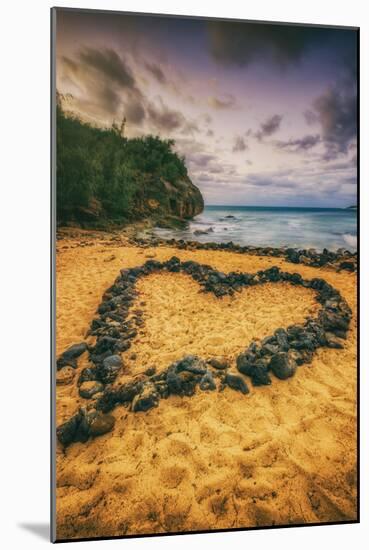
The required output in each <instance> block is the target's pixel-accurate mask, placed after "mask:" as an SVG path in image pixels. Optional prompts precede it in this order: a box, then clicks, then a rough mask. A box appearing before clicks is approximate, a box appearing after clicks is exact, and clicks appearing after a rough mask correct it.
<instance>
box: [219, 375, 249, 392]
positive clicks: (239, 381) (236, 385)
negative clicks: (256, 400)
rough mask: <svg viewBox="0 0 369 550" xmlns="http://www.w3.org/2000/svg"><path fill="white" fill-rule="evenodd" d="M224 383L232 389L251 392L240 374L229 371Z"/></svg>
mask: <svg viewBox="0 0 369 550" xmlns="http://www.w3.org/2000/svg"><path fill="white" fill-rule="evenodd" d="M224 383H225V384H226V385H227V386H229V387H230V388H232V390H236V391H240V392H241V393H243V394H245V395H246V394H247V393H249V392H250V390H249V388H248V386H247V384H246V382H245V381H244V379H243V378H242V377H241V376H239V375H238V374H232V373H231V372H228V373H227V374H226V376H225V378H224Z"/></svg>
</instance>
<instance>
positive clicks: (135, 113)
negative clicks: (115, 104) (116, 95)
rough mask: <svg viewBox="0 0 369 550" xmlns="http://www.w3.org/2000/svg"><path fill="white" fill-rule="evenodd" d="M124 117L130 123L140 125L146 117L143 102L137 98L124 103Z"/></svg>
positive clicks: (131, 98)
mask: <svg viewBox="0 0 369 550" xmlns="http://www.w3.org/2000/svg"><path fill="white" fill-rule="evenodd" d="M123 107H124V115H125V117H126V118H127V121H128V122H131V123H132V124H140V123H142V122H143V120H144V119H145V116H146V112H145V108H144V106H143V105H142V103H141V101H139V99H137V98H135V97H130V98H128V99H127V100H126V101H124V103H123Z"/></svg>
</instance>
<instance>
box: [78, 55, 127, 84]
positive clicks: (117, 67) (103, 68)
mask: <svg viewBox="0 0 369 550" xmlns="http://www.w3.org/2000/svg"><path fill="white" fill-rule="evenodd" d="M79 59H80V61H81V62H82V63H83V64H85V65H86V66H87V67H91V68H93V69H95V70H96V71H98V72H99V73H101V74H103V75H105V77H106V78H107V79H108V80H110V81H112V82H115V83H116V84H117V85H118V86H120V87H122V88H130V89H133V88H135V80H134V78H133V75H132V73H131V70H130V69H129V67H128V65H127V64H126V62H125V61H124V60H123V59H122V58H121V57H120V56H119V55H118V54H117V52H116V51H114V50H112V49H106V50H102V51H100V50H96V49H93V48H83V50H81V51H80V53H79Z"/></svg>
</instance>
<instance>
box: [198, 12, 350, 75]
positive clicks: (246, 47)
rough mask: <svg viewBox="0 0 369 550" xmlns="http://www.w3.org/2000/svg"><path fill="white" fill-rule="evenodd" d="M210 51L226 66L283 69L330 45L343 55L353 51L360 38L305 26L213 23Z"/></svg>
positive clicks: (210, 31) (345, 32) (210, 34)
mask: <svg viewBox="0 0 369 550" xmlns="http://www.w3.org/2000/svg"><path fill="white" fill-rule="evenodd" d="M207 31H208V40H209V51H210V54H211V55H212V57H213V58H214V59H215V61H216V62H217V63H219V64H221V65H223V66H232V65H235V66H247V65H250V64H251V63H253V62H260V61H264V62H265V61H266V62H269V63H271V64H273V65H275V66H277V67H279V68H286V67H288V66H291V65H296V64H298V63H299V62H300V61H301V59H302V58H303V57H304V56H305V55H306V54H307V53H308V52H309V51H311V50H314V49H316V48H318V47H320V48H322V47H325V46H326V45H328V46H330V47H331V48H333V49H334V50H336V51H337V53H338V54H339V53H340V52H342V55H343V53H344V52H347V51H352V50H353V49H354V47H355V41H356V36H355V33H354V32H353V31H352V30H350V29H347V30H344V29H327V28H322V27H312V26H302V25H281V24H270V23H268V24H264V23H247V22H234V21H209V22H208V23H207Z"/></svg>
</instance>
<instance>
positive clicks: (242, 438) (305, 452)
mask: <svg viewBox="0 0 369 550" xmlns="http://www.w3.org/2000/svg"><path fill="white" fill-rule="evenodd" d="M173 255H176V256H178V258H180V259H181V260H196V261H197V262H200V263H202V264H209V265H211V266H212V267H214V268H216V269H219V270H221V271H223V272H225V273H227V272H230V271H241V272H249V273H254V272H256V271H258V270H260V269H266V268H268V267H272V266H278V267H280V268H281V269H283V270H284V271H289V272H291V273H294V272H297V273H300V274H301V275H302V276H303V277H304V278H308V279H309V278H313V277H322V278H324V279H325V280H326V281H327V282H329V283H330V284H331V285H333V286H334V287H335V288H336V289H338V290H339V291H340V292H341V293H342V295H343V297H344V298H345V299H346V300H347V302H348V304H349V305H350V307H351V308H352V310H353V318H352V320H351V325H350V330H349V334H348V339H347V340H346V341H344V349H328V348H322V349H319V350H317V352H316V353H315V354H314V358H313V361H312V363H311V364H309V365H303V366H301V367H299V368H298V370H297V372H296V374H295V376H293V377H292V378H290V379H288V380H286V381H280V380H277V379H276V378H275V377H273V383H272V385H271V386H263V387H252V386H251V384H250V394H248V395H242V394H241V393H239V392H236V391H233V390H232V389H230V388H226V389H225V390H224V391H223V392H204V391H197V392H196V395H195V396H193V397H191V398H186V397H184V398H182V397H179V396H171V397H170V398H168V399H167V400H162V401H160V404H159V406H158V407H157V408H154V409H151V410H150V411H148V412H145V413H132V412H130V411H129V410H127V409H126V408H124V407H122V406H119V407H117V408H116V409H115V410H114V411H113V412H112V414H113V415H114V417H115V419H116V423H115V427H114V430H113V431H112V432H110V433H108V434H106V435H103V436H101V437H97V438H95V439H93V440H89V441H88V442H86V443H74V444H73V445H71V446H70V447H68V448H66V449H63V448H62V446H60V444H58V448H57V500H56V502H57V538H58V539H66V538H70V539H73V538H82V537H102V536H119V535H135V534H145V533H163V532H178V531H198V530H209V529H224V528H237V527H238V528H239V527H254V526H268V525H287V524H308V523H316V522H338V521H346V520H355V519H356V514H357V510H356V381H357V379H356V376H357V372H356V368H357V367H356V360H357V358H356V322H357V319H356V274H355V273H349V272H347V271H342V272H340V273H337V272H336V271H333V270H330V269H325V268H313V267H310V266H306V265H302V264H299V265H294V264H291V263H289V262H287V261H285V260H284V259H282V258H270V257H258V256H252V255H246V254H236V253H233V252H226V251H210V250H192V251H191V250H177V249H173V248H172V247H171V248H170V247H155V248H140V247H138V246H133V245H128V243H127V241H126V240H125V239H122V240H121V241H120V240H119V238H117V237H114V238H111V237H110V236H109V235H108V234H103V233H101V234H100V235H99V234H98V233H96V234H95V236H94V237H93V238H92V236H89V234H88V232H86V233H85V234H83V233H82V232H81V233H80V234H79V235H78V236H77V237H74V238H72V237H71V236H68V233H65V235H64V236H63V238H61V239H59V240H58V244H57V269H56V273H57V304H56V312H57V354H60V353H62V352H63V351H64V350H65V349H66V348H67V347H68V346H70V345H72V344H75V343H78V342H81V341H87V342H89V341H92V340H91V337H90V336H89V337H87V331H88V329H89V326H90V323H91V320H92V319H93V318H94V315H95V312H96V309H97V307H98V305H99V304H100V302H101V298H102V296H103V294H104V292H105V291H106V289H107V288H108V287H109V286H111V285H112V284H113V282H114V280H115V278H116V277H117V275H118V274H119V271H120V269H122V268H127V267H134V266H139V265H141V264H143V263H144V262H145V261H147V259H157V260H160V261H163V260H166V259H169V258H171V257H172V256H173ZM137 290H138V291H139V296H138V298H137V300H136V302H137V303H135V306H134V307H135V308H139V309H140V310H142V311H143V319H144V325H143V326H142V328H141V330H139V332H138V334H137V336H136V337H135V339H134V340H133V343H132V346H131V348H130V349H129V350H128V351H126V352H124V353H123V354H122V359H123V362H124V369H123V370H122V373H121V374H120V376H119V378H118V379H117V380H116V382H115V384H118V383H122V382H126V381H129V380H132V378H134V377H135V376H136V375H139V374H140V373H142V372H144V371H145V370H147V369H148V368H149V367H152V366H155V367H156V368H157V369H158V370H159V371H160V369H163V368H165V367H167V366H168V365H169V364H170V363H171V362H173V361H175V360H177V359H180V358H181V357H183V356H184V355H187V354H198V355H201V357H204V358H211V357H215V358H221V357H226V358H227V359H228V360H229V361H230V362H231V363H232V364H233V363H234V362H235V357H236V356H237V355H238V354H239V353H240V352H241V351H243V350H244V349H245V348H246V347H247V346H248V344H249V343H250V342H251V341H252V340H253V339H255V338H258V339H261V338H263V337H265V336H267V335H269V334H271V333H272V332H273V331H274V330H275V329H277V328H279V327H287V326H288V325H291V324H292V323H300V322H303V321H304V320H305V318H306V317H307V316H308V315H314V314H315V313H316V312H317V310H318V308H319V304H317V303H316V301H315V300H314V293H313V291H312V290H311V289H307V288H303V287H293V286H290V285H287V284H286V283H277V284H269V283H268V284H265V285H263V286H260V287H256V288H252V287H250V288H245V289H243V290H242V291H241V292H240V293H237V294H236V295H235V296H226V297H223V298H216V297H215V296H214V295H213V294H207V293H201V292H199V290H200V288H199V286H198V284H197V283H196V282H195V281H194V280H193V279H191V278H190V277H189V276H187V275H185V274H174V273H157V274H152V275H149V276H147V277H145V278H143V279H141V280H140V281H139V282H138V285H137ZM133 309H134V308H133ZM87 365H88V357H87V353H84V354H83V355H82V356H81V358H80V359H79V362H78V368H77V369H76V373H75V376H74V379H73V380H71V381H70V382H69V383H67V384H62V385H57V402H56V408H57V425H59V424H61V423H62V422H64V421H65V420H67V419H68V418H69V417H70V416H71V415H72V414H74V413H75V412H76V410H77V409H78V407H80V406H83V405H84V404H85V403H86V401H85V400H84V399H82V398H81V397H79V395H78V389H77V385H76V380H77V377H78V373H79V372H80V371H81V370H82V369H83V368H84V367H86V366H87Z"/></svg>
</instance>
